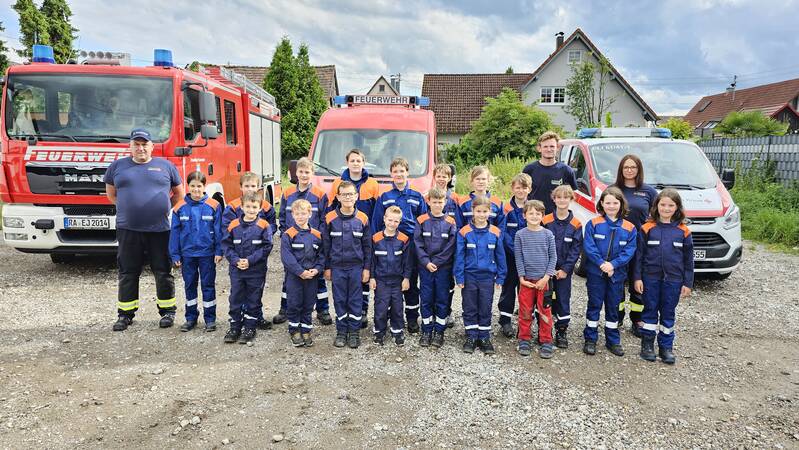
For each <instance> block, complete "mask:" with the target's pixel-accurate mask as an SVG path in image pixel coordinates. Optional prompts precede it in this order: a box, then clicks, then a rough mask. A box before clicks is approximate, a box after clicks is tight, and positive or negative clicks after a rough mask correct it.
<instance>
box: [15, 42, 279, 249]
mask: <svg viewBox="0 0 799 450" xmlns="http://www.w3.org/2000/svg"><path fill="white" fill-rule="evenodd" d="M101 61H103V62H104V64H92V65H76V64H54V63H53V58H52V49H50V48H49V47H46V46H35V48H34V58H33V62H32V63H31V64H26V65H20V66H14V67H11V68H10V69H9V70H8V73H7V75H6V77H4V78H3V79H2V80H1V81H2V84H3V86H2V111H1V116H0V117H2V119H1V122H0V125H1V128H2V132H0V200H2V203H3V207H2V208H3V209H2V216H3V230H2V231H3V237H4V240H5V243H6V244H7V245H10V246H11V247H14V248H16V249H17V250H20V251H23V252H28V253H49V254H50V255H51V258H52V259H53V261H54V262H63V261H66V260H68V259H70V258H71V257H72V256H74V255H75V254H92V253H105V252H108V253H114V252H115V251H116V231H115V212H116V211H115V207H114V206H113V205H111V204H110V203H109V201H108V200H107V198H106V193H105V183H104V181H103V177H104V174H105V170H106V168H107V167H108V165H109V164H110V163H111V162H112V161H114V160H116V159H119V158H124V157H126V156H128V155H129V151H128V146H129V136H130V130H131V129H132V128H136V127H144V128H146V129H147V130H149V131H150V133H151V135H152V136H153V141H154V144H155V146H154V147H155V148H154V150H153V156H154V157H163V158H167V159H169V160H170V161H172V162H173V163H174V164H175V165H176V166H177V167H178V169H179V171H180V173H181V177H182V178H183V179H185V176H186V174H187V173H188V172H191V171H195V170H199V171H202V172H203V173H205V174H206V176H207V178H208V185H207V193H208V195H209V196H211V197H213V198H215V199H216V200H217V201H219V202H221V203H223V204H224V200H225V199H226V198H227V199H230V198H235V197H237V196H238V195H239V193H240V190H239V183H238V182H239V176H240V175H241V174H242V173H243V172H245V171H252V172H255V173H257V174H259V175H260V176H261V177H262V179H263V184H264V196H265V198H266V199H267V200H269V201H273V200H274V199H278V198H280V178H281V174H280V111H279V110H278V108H277V106H276V104H275V100H274V98H273V97H272V96H271V95H269V94H268V93H267V92H266V91H264V90H263V89H261V88H260V87H259V86H257V85H255V84H254V83H252V82H250V81H249V80H247V79H246V78H245V77H244V76H242V75H240V74H236V73H233V72H231V71H228V70H225V69H224V68H208V69H203V70H201V73H195V72H192V71H189V70H184V69H180V68H177V67H174V65H173V64H172V54H171V52H170V51H168V50H156V51H155V60H154V64H153V65H152V66H149V67H130V66H127V67H126V66H120V65H114V63H113V62H112V61H108V60H101Z"/></svg>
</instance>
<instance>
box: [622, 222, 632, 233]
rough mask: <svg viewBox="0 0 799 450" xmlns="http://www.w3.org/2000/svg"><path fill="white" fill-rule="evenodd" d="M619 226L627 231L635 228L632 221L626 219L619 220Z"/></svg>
mask: <svg viewBox="0 0 799 450" xmlns="http://www.w3.org/2000/svg"><path fill="white" fill-rule="evenodd" d="M621 227H622V228H624V229H625V230H627V231H633V230H634V229H635V225H633V223H632V222H630V221H627V220H622V221H621Z"/></svg>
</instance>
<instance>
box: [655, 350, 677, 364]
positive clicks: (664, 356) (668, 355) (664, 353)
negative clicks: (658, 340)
mask: <svg viewBox="0 0 799 450" xmlns="http://www.w3.org/2000/svg"><path fill="white" fill-rule="evenodd" d="M658 354H659V355H660V360H661V361H663V362H664V363H666V364H674V363H675V362H677V358H675V357H674V352H673V351H672V350H671V349H670V348H664V347H659V348H658Z"/></svg>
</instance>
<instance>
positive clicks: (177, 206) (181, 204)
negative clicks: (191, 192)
mask: <svg viewBox="0 0 799 450" xmlns="http://www.w3.org/2000/svg"><path fill="white" fill-rule="evenodd" d="M185 204H186V201H185V200H182V199H181V200H180V201H178V204H177V205H175V206H174V207H173V208H172V211H174V212H178V211H179V210H180V208H182V207H183V205H185Z"/></svg>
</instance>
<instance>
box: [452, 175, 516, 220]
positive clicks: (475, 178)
mask: <svg viewBox="0 0 799 450" xmlns="http://www.w3.org/2000/svg"><path fill="white" fill-rule="evenodd" d="M469 182H470V184H471V186H472V192H470V193H469V195H462V196H460V197H459V198H458V215H457V216H456V218H455V219H456V220H455V221H456V223H457V226H458V229H461V228H463V227H464V226H465V225H467V224H468V223H469V221H471V220H472V215H473V214H474V213H473V209H474V206H473V205H472V200H473V199H474V198H475V197H478V196H480V197H485V198H487V199H489V200H490V203H489V205H490V208H491V209H490V213H489V216H488V223H490V224H491V225H494V226H495V227H497V228H499V229H500V231H501V230H502V229H503V228H505V213H504V208H503V207H502V200H500V199H499V197H497V196H496V195H491V193H490V192H488V185H489V184H490V183H491V171H490V170H488V167H486V166H475V167H473V168H472V171H471V172H470V173H469Z"/></svg>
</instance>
